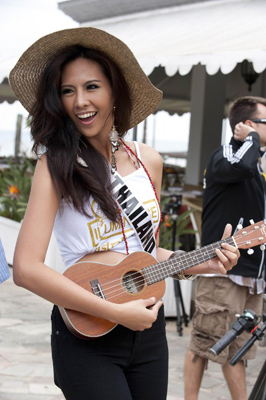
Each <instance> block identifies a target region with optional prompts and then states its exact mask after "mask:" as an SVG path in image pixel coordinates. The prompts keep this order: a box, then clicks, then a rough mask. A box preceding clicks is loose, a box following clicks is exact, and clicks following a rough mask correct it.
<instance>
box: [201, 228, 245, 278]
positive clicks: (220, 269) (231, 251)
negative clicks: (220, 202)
mask: <svg viewBox="0 0 266 400" xmlns="http://www.w3.org/2000/svg"><path fill="white" fill-rule="evenodd" d="M231 233H232V226H231V225H230V224H227V225H226V227H225V230H224V233H223V237H222V239H227V238H229V237H230V236H231ZM221 246H222V250H219V249H216V250H215V252H216V255H217V258H213V259H212V260H210V261H208V262H207V263H206V264H207V268H208V269H209V273H211V274H212V273H215V274H219V273H220V274H223V275H225V274H226V272H227V271H230V269H232V268H233V267H234V266H235V265H236V264H237V262H238V259H239V257H240V252H239V250H238V248H237V247H235V246H231V245H229V244H228V243H222V245H221Z"/></svg>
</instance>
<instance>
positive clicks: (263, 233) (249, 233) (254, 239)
mask: <svg viewBox="0 0 266 400" xmlns="http://www.w3.org/2000/svg"><path fill="white" fill-rule="evenodd" d="M233 239H234V241H235V243H236V246H237V247H238V248H239V249H249V248H251V247H255V246H259V245H261V246H263V248H262V250H264V243H266V225H265V222H264V221H260V222H257V223H252V224H251V225H250V226H248V227H246V228H243V229H240V230H239V231H237V232H236V233H235V235H234V236H233Z"/></svg>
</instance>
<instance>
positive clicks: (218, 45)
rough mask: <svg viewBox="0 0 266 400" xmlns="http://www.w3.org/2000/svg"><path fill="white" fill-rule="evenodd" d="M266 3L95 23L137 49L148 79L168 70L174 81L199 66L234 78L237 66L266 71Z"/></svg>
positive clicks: (242, 0)
mask: <svg viewBox="0 0 266 400" xmlns="http://www.w3.org/2000/svg"><path fill="white" fill-rule="evenodd" d="M265 16H266V1H265V0H219V1H217V0H216V1H208V2H201V3H194V4H189V5H183V6H176V7H168V8H165V9H158V10H153V11H147V12H142V13H138V14H131V15H127V16H122V17H118V18H112V19H109V20H108V19H106V20H98V21H90V22H87V23H82V24H81V26H88V25H90V26H95V27H97V28H100V29H103V30H106V31H107V32H109V33H111V34H113V35H114V36H117V37H119V38H120V39H121V40H123V41H124V42H125V43H127V45H128V46H129V47H130V48H131V50H132V51H133V53H134V54H135V55H136V57H137V59H138V60H139V62H140V64H141V66H142V68H143V69H144V70H145V72H146V74H147V75H149V74H150V73H151V72H152V70H153V69H154V67H156V66H159V65H163V66H164V67H165V69H166V73H167V75H169V76H172V75H174V74H175V73H176V72H177V71H179V73H180V74H181V75H185V74H187V73H188V72H189V71H190V70H191V69H192V67H193V65H197V64H199V63H200V64H202V65H205V66H206V70H207V73H208V74H210V75H213V74H216V73H217V72H218V70H219V69H220V70H221V72H222V73H224V74H228V73H230V72H231V71H232V70H233V69H234V68H235V66H236V65H237V63H240V62H242V61H243V60H245V59H247V60H249V61H252V63H253V66H254V69H255V71H256V72H258V73H260V72H262V71H263V70H264V69H265V68H266V23H265Z"/></svg>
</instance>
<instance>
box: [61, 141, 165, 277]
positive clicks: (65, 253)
mask: <svg viewBox="0 0 266 400" xmlns="http://www.w3.org/2000/svg"><path fill="white" fill-rule="evenodd" d="M134 144H135V147H136V152H137V156H138V158H139V159H141V157H140V152H139V147H138V143H136V142H134ZM122 179H123V181H124V182H125V184H126V185H127V186H128V188H129V189H130V191H131V192H132V193H133V194H134V195H135V197H136V198H137V199H138V200H139V202H140V203H142V205H143V206H144V208H145V209H146V210H147V212H148V214H149V216H150V218H151V221H152V225H153V231H154V233H155V232H156V230H157V228H158V226H159V222H160V208H159V204H158V202H157V200H156V197H155V194H154V190H153V188H152V185H151V183H150V180H149V178H148V176H147V174H146V172H145V171H144V169H143V168H142V166H140V168H139V169H137V170H136V171H134V172H132V173H131V174H129V175H127V176H125V177H123V178H122ZM86 208H87V210H86V211H88V213H89V215H92V217H91V218H89V217H87V216H85V215H83V214H81V213H80V212H78V211H77V210H75V209H74V207H73V206H71V205H69V204H67V203H66V202H64V201H62V207H61V210H60V211H58V212H57V215H56V218H55V223H54V234H55V237H56V242H57V245H58V247H59V250H60V253H61V256H62V259H63V262H64V265H65V269H66V268H68V267H70V266H71V265H73V264H75V263H76V262H77V261H78V260H79V259H81V258H82V257H84V256H85V255H86V254H89V253H94V252H96V251H107V250H112V251H117V252H119V253H123V254H126V246H125V242H124V237H123V234H122V228H121V223H120V221H118V222H113V221H110V220H109V219H108V218H107V217H106V216H105V215H104V214H103V213H102V211H101V209H100V208H99V206H98V204H97V203H96V201H95V200H94V199H93V198H91V199H90V201H89V203H88V206H87V207H86ZM122 218H123V224H124V231H125V236H126V238H127V243H128V251H129V254H131V253H133V252H135V251H142V250H143V249H142V247H141V245H140V242H139V239H138V238H137V236H136V234H135V231H134V230H133V228H132V227H131V225H130V223H129V221H128V220H127V217H126V216H124V215H123V214H122ZM151 254H152V255H153V256H154V257H156V248H154V249H153V252H152V253H151ZM65 269H64V270H62V271H60V272H62V273H63V272H64V271H65Z"/></svg>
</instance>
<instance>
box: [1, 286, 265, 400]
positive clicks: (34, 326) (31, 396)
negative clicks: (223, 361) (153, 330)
mask: <svg viewBox="0 0 266 400" xmlns="http://www.w3.org/2000/svg"><path fill="white" fill-rule="evenodd" d="M50 311H51V305H50V304H49V303H48V302H46V301H44V300H42V299H40V298H39V297H37V296H35V295H33V294H31V293H29V292H28V291H26V290H24V289H21V288H18V287H17V286H15V285H14V284H13V281H12V279H9V280H8V281H6V282H4V283H3V284H1V285H0V399H1V400H63V399H64V397H63V396H62V394H61V392H60V390H59V389H58V388H56V386H55V385H54V384H53V374H52V364H51V356H50ZM189 325H190V324H189ZM190 329H191V328H190V326H188V327H184V330H183V335H182V336H179V334H178V332H177V329H176V323H175V320H167V337H168V342H169V349H170V371H169V372H170V380H169V393H168V397H167V400H182V399H183V398H184V396H183V361H184V355H185V353H186V349H187V345H188V342H189V336H190ZM265 357H266V347H259V352H258V355H257V358H256V360H255V361H252V362H250V363H249V366H248V369H247V387H248V392H250V391H251V389H252V386H253V384H254V383H255V381H256V377H257V375H258V373H259V371H260V369H261V366H262V364H263V362H264V360H265ZM226 399H227V400H228V399H230V396H229V393H228V390H227V387H226V384H225V382H224V379H223V376H222V374H221V371H220V367H219V366H218V365H217V364H215V363H210V365H209V369H208V371H206V372H205V375H204V379H203V384H202V388H201V392H200V396H199V400H226ZM77 400H78V399H77ZM99 400H100V399H99ZM154 400H156V399H154Z"/></svg>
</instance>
